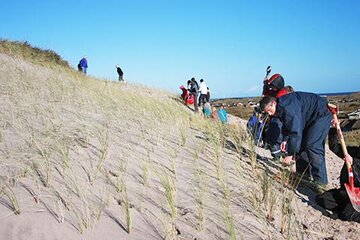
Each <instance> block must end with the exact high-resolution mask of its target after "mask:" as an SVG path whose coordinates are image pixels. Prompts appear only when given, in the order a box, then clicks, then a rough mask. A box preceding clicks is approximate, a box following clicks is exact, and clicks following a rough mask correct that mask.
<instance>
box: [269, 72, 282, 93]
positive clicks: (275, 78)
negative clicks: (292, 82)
mask: <svg viewBox="0 0 360 240" xmlns="http://www.w3.org/2000/svg"><path fill="white" fill-rule="evenodd" d="M267 84H268V85H269V87H270V88H272V89H274V90H277V91H278V90H280V89H282V88H283V87H284V85H285V81H284V78H283V77H282V76H281V75H280V74H278V73H276V74H274V75H272V76H271V78H270V79H269V81H268V82H267Z"/></svg>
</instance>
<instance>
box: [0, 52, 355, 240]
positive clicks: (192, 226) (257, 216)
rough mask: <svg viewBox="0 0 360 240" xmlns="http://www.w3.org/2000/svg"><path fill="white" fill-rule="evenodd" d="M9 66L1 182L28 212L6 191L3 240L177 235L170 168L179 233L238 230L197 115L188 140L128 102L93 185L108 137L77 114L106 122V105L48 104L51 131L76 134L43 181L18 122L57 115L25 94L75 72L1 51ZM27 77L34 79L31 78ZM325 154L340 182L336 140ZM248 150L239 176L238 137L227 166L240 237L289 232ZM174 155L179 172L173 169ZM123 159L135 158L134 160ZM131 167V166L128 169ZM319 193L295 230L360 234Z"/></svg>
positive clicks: (304, 200)
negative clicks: (200, 195) (270, 216)
mask: <svg viewBox="0 0 360 240" xmlns="http://www.w3.org/2000/svg"><path fill="white" fill-rule="evenodd" d="M0 73H2V74H0V84H1V85H0V87H1V89H0V90H1V96H0V98H1V99H0V100H1V102H2V105H1V107H0V110H1V118H0V121H1V136H2V137H1V142H0V150H1V155H0V163H1V169H0V175H1V178H0V179H1V183H2V184H8V185H11V188H12V189H13V191H14V193H15V195H16V196H17V199H18V202H19V205H20V209H21V214H20V215H15V214H14V213H13V211H12V207H11V205H10V201H9V199H8V198H7V197H6V196H4V195H1V197H0V224H1V225H0V236H1V239H34V240H35V239H165V238H166V239H171V238H175V237H174V236H171V235H169V233H167V232H169V231H171V225H170V226H169V222H170V221H171V219H170V211H171V209H170V208H169V206H168V204H167V200H166V197H165V191H166V190H165V189H164V186H163V185H162V184H161V177H166V176H168V177H171V179H175V180H174V184H175V186H176V210H177V218H176V228H177V231H178V235H176V238H178V239H228V238H229V231H228V228H227V225H226V224H225V223H224V222H225V220H224V212H225V210H224V209H225V207H224V206H225V204H224V192H223V189H224V188H223V186H222V185H221V183H220V182H219V181H218V179H217V170H216V168H215V166H214V162H213V159H214V154H215V152H214V148H213V147H212V146H211V144H210V143H209V141H208V139H207V137H208V136H207V135H206V134H205V133H204V132H203V131H202V130H200V129H198V128H197V127H194V126H192V125H191V123H190V127H189V128H187V129H186V130H185V131H186V136H187V137H186V143H185V144H184V146H182V145H183V144H182V141H181V133H180V132H179V128H178V127H177V126H173V125H172V123H171V122H163V121H161V120H159V121H158V124H154V123H152V122H151V121H146V119H145V120H144V121H143V120H141V119H140V118H135V119H133V118H131V117H129V116H130V114H128V112H126V109H125V110H124V109H123V111H119V113H116V114H119V115H116V117H115V120H113V122H107V123H106V124H107V126H108V134H109V148H108V150H107V156H106V159H105V161H104V164H103V166H102V167H101V169H100V171H99V173H98V178H96V179H95V180H94V181H93V182H92V184H89V172H91V169H93V167H94V164H95V163H96V161H97V160H98V159H99V157H100V156H101V154H102V151H101V144H100V141H99V139H98V138H96V135H95V134H94V133H93V132H88V133H86V132H84V131H80V129H79V127H78V125H77V124H76V123H78V122H80V123H81V124H84V125H86V126H88V128H85V129H92V128H91V127H90V126H94V125H99V126H103V122H106V121H105V120H106V119H104V116H103V115H102V114H101V111H100V109H95V110H93V109H90V108H89V109H86V110H84V113H83V115H81V116H79V115H78V114H75V112H76V110H75V108H76V106H75V105H76V104H74V103H73V102H71V101H69V102H68V101H67V99H62V100H59V101H60V103H56V102H54V103H53V104H52V105H49V106H50V107H51V109H52V111H53V112H52V116H53V118H52V119H51V121H52V122H53V123H54V126H57V128H54V129H52V130H51V131H50V132H43V134H50V135H51V133H53V132H54V131H57V132H56V135H57V136H58V137H63V138H66V140H67V141H66V142H67V143H69V159H70V160H69V164H70V166H69V167H62V165H60V164H59V162H60V161H61V159H62V158H61V156H60V155H59V153H56V154H53V155H51V157H50V159H51V161H50V163H51V166H52V169H51V173H52V175H51V176H52V177H51V182H50V186H44V185H43V184H42V182H41V178H40V176H41V175H42V174H43V172H40V174H39V173H37V174H36V173H34V170H33V169H32V168H31V166H32V164H33V163H34V161H36V160H38V158H39V153H38V151H36V149H34V146H33V145H31V144H29V142H28V141H27V139H28V137H29V134H30V133H29V134H28V132H27V130H25V129H19V128H18V126H20V123H19V124H16V123H17V121H25V119H26V121H27V123H28V124H29V125H28V126H31V127H32V128H33V133H34V132H35V134H36V131H42V130H41V129H42V126H43V124H44V123H48V121H50V120H49V119H47V117H48V115H47V113H46V112H44V113H41V114H43V115H41V114H40V113H39V112H37V111H36V109H35V110H34V109H32V107H31V106H32V104H38V103H39V102H38V101H35V100H36V98H34V99H35V100H34V102H28V99H30V98H26V99H27V102H25V101H22V97H23V96H25V95H26V94H27V93H26V91H25V89H26V88H38V89H39V91H40V92H41V94H39V95H38V96H36V97H39V98H41V97H44V99H45V98H47V97H49V96H50V95H51V94H48V93H46V90H44V89H41V88H42V87H43V86H46V84H47V81H52V79H53V78H55V81H65V80H64V79H67V80H66V81H69V82H70V84H71V81H72V80H71V79H70V76H66V74H65V73H64V76H65V78H64V77H63V76H58V75H59V74H54V73H53V72H52V71H51V70H48V69H45V68H41V67H38V66H35V65H32V64H28V63H26V62H24V61H22V60H14V59H12V58H10V57H8V56H5V55H2V54H0ZM54 75H56V76H54ZM60 75H61V74H60ZM5 76H6V77H5ZM28 79H31V80H30V82H31V84H30V83H28V82H27V80H28ZM35 80H36V81H35ZM9 81H13V82H12V85H11V86H13V87H14V86H17V88H11V87H9ZM21 82H23V83H24V82H26V84H25V83H24V85H22V84H21ZM25 85H26V86H25ZM113 87H114V88H116V89H118V90H119V91H122V90H124V88H127V91H131V86H130V85H121V84H116V85H114V86H113ZM134 92H136V90H134ZM79 94H80V93H79ZM142 94H143V95H146V97H150V98H151V97H154V98H156V97H158V96H159V95H158V94H156V93H152V91H151V90H149V91H148V92H142ZM165 96H166V95H165ZM55 97H56V96H55ZM58 97H59V96H58ZM162 97H164V95H163V96H162ZM166 97H167V98H169V97H168V96H166ZM169 101H170V102H171V101H173V100H171V99H169ZM40 104H45V105H46V106H48V104H49V102H47V101H40ZM84 107H86V106H84ZM39 114H40V115H41V116H40V117H39ZM114 114H115V113H114ZM24 115H25V116H26V117H25V118H23V116H24ZM42 117H43V118H44V119H43V118H42ZM45 118H46V119H45ZM231 122H232V123H237V124H244V122H243V121H241V120H240V119H237V118H235V117H231ZM51 126H52V125H51ZM99 129H101V127H99ZM20 130H23V132H21V131H20ZM89 131H90V130H89ZM30 135H31V134H30ZM49 139H50V138H49ZM44 144H45V143H44ZM46 144H50V143H48V142H47V143H46ZM244 148H246V147H244ZM256 152H257V154H258V156H257V159H258V171H259V172H261V171H260V170H261V169H264V168H265V167H266V168H268V169H269V171H270V172H271V173H272V174H273V175H271V176H272V177H274V176H275V175H276V174H278V172H279V170H280V166H279V165H278V164H275V163H273V162H272V161H271V160H269V158H270V154H269V152H268V151H266V150H264V149H260V148H259V149H256ZM326 156H327V157H326V158H327V166H328V176H329V180H330V184H331V186H336V185H337V184H338V179H337V177H338V175H339V171H340V169H341V166H342V161H341V160H340V159H338V158H337V157H336V156H335V155H334V154H332V153H331V152H330V151H329V150H328V149H327V152H326ZM240 159H241V161H240V162H239V165H240V167H241V175H240V176H239V175H238V174H237V172H236V171H235V168H234V163H235V162H236V161H238V160H239V156H238V155H237V154H236V151H235V150H234V148H233V147H232V146H231V144H228V145H227V146H226V147H225V148H224V149H223V151H222V152H221V161H222V164H223V171H224V173H225V178H226V182H227V187H228V189H229V190H230V193H231V196H232V198H231V202H230V204H229V210H230V211H231V213H232V217H233V220H234V225H235V230H236V236H237V239H283V238H286V234H282V233H280V222H281V217H280V208H279V207H278V209H277V210H276V211H275V214H276V215H275V220H274V221H271V222H268V221H266V220H264V219H265V218H264V216H263V214H264V211H262V210H261V209H260V208H261V207H260V208H259V209H260V210H257V209H255V207H254V203H253V202H252V199H253V197H254V196H257V195H258V194H259V192H261V188H260V187H259V182H260V180H259V175H256V174H255V176H253V174H252V170H251V166H250V160H249V158H248V156H247V155H246V154H245V153H244V154H243V156H241V158H240ZM146 161H149V162H150V164H151V166H150V170H149V179H148V186H145V185H144V175H143V169H144V164H146ZM174 162H175V163H176V172H174V170H173V166H174V165H173V163H174ZM124 163H127V164H126V166H125V167H124V165H123V164H124ZM26 166H28V168H27V167H26ZM42 166H43V165H42ZM122 168H125V170H124V171H123V170H121V169H122ZM24 169H27V171H28V172H23V171H21V174H24V176H21V177H19V178H16V180H14V178H11V176H13V175H16V174H19V171H20V170H24ZM41 169H42V168H40V170H41ZM199 172H200V175H201V176H202V182H201V183H200V185H201V184H202V185H203V186H206V191H205V201H204V202H205V203H204V213H205V220H204V224H203V230H201V229H200V222H199V216H198V215H199V214H198V213H199V204H198V201H197V199H196V187H197V185H196V181H195V179H196V176H197V175H196V173H199ZM121 179H124V181H125V183H126V184H125V185H126V189H127V194H125V193H124V191H120V192H119V191H116V187H117V184H119V181H120V180H121ZM274 191H275V190H274ZM277 191H278V190H277ZM280 193H281V189H279V194H280ZM313 197H314V195H313V193H312V192H311V191H309V190H308V189H299V191H296V194H295V198H294V200H293V202H292V208H293V209H294V213H292V214H291V216H292V217H293V219H296V221H295V222H293V221H290V222H292V224H294V227H292V228H291V231H292V232H291V235H290V236H289V238H291V239H294V238H304V239H325V238H326V239H359V236H360V228H359V227H360V225H359V224H357V223H350V222H341V221H339V220H333V219H331V218H329V217H328V216H326V215H327V214H326V212H325V211H323V210H322V209H319V208H318V206H316V204H315V203H314V201H313ZM126 199H129V202H130V204H131V215H132V229H131V233H130V234H128V233H127V231H126V221H125V207H124V205H125V200H126ZM280 199H281V198H278V203H277V205H281V202H280ZM297 231H298V232H297ZM81 232H82V233H81Z"/></svg>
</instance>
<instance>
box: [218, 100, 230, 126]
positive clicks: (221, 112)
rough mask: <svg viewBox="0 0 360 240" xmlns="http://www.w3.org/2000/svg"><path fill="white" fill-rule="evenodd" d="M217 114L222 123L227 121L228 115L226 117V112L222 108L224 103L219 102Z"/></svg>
mask: <svg viewBox="0 0 360 240" xmlns="http://www.w3.org/2000/svg"><path fill="white" fill-rule="evenodd" d="M218 116H219V119H220V121H221V122H222V123H227V121H228V117H227V112H226V110H225V108H224V104H221V106H220V109H219V110H218Z"/></svg>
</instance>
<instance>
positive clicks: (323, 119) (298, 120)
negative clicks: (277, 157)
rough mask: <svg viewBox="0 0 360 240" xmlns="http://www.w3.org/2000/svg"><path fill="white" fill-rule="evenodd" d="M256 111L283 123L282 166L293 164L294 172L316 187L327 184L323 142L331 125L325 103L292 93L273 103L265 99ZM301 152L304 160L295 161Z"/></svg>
mask: <svg viewBox="0 0 360 240" xmlns="http://www.w3.org/2000/svg"><path fill="white" fill-rule="evenodd" d="M260 108H261V110H262V111H265V112H267V113H268V114H269V115H271V116H274V115H275V116H277V117H278V118H279V119H280V121H281V122H282V123H283V128H284V129H283V130H284V139H285V140H284V141H283V142H282V143H281V149H282V150H285V149H286V150H287V151H286V153H285V155H286V156H285V158H284V160H283V163H284V164H285V165H290V164H291V162H292V161H293V160H295V159H296V160H297V161H296V172H297V173H299V174H303V173H305V176H307V177H309V178H310V179H311V180H313V181H315V182H316V183H318V184H321V185H326V184H327V183H328V179H327V172H326V164H325V140H326V136H327V135H328V132H329V129H330V125H331V119H332V116H331V113H330V111H329V110H328V106H327V100H326V99H325V98H322V97H320V96H319V95H316V94H314V93H306V92H293V93H290V94H287V95H284V96H281V97H279V98H278V99H276V98H275V97H271V96H265V97H263V98H262V99H261V101H260ZM302 152H305V153H306V154H307V157H306V158H298V159H297V156H296V155H298V154H300V153H302Z"/></svg>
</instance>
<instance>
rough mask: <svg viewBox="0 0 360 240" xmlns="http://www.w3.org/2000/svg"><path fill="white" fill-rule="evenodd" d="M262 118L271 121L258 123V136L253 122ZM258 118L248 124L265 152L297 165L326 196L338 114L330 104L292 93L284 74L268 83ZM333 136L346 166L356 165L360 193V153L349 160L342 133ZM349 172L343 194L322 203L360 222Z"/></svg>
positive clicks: (324, 197)
mask: <svg viewBox="0 0 360 240" xmlns="http://www.w3.org/2000/svg"><path fill="white" fill-rule="evenodd" d="M259 112H262V113H264V114H263V116H266V117H263V118H262V119H263V122H260V121H259V122H258V123H257V125H256V127H257V131H254V125H253V124H251V123H252V122H251V121H250V120H252V118H254V116H259ZM255 114H257V115H255ZM254 116H253V117H252V118H250V120H249V122H248V127H249V128H250V130H251V131H252V134H253V136H254V139H255V140H256V141H260V139H259V138H261V139H262V140H263V141H264V142H265V143H266V144H265V146H269V148H270V150H271V153H272V155H273V157H275V158H277V159H279V160H281V161H282V163H283V164H284V165H291V164H295V166H296V174H297V175H298V176H300V177H301V178H303V179H306V181H310V182H311V183H313V184H316V186H320V188H318V189H321V190H322V191H321V192H323V191H325V190H326V185H327V184H328V178H327V170H326V162H325V141H326V138H327V136H328V134H329V130H330V128H331V126H332V113H331V112H330V110H329V106H328V102H327V99H326V98H324V97H321V96H319V95H317V94H314V93H308V92H300V91H294V90H293V88H292V87H290V86H285V82H284V79H283V77H282V76H281V75H280V74H274V75H273V76H272V77H271V78H270V79H267V78H266V79H265V80H264V88H263V97H262V99H261V100H260V102H259V109H258V111H257V112H255V113H254ZM260 128H261V131H260ZM259 133H260V134H259ZM330 133H331V134H330V135H329V145H330V149H331V150H332V151H334V152H335V153H336V154H337V155H338V156H340V157H342V158H344V159H345V162H346V161H350V162H351V163H352V166H353V171H354V178H355V179H357V180H356V181H355V186H356V187H360V163H359V160H358V158H359V148H357V151H356V153H354V151H352V152H351V151H349V155H346V156H344V154H341V153H342V151H341V150H340V147H339V144H338V143H337V142H336V141H335V140H334V139H337V136H336V129H333V128H332V129H331V131H330ZM351 155H353V156H354V159H353V158H352V157H351ZM345 166H346V164H345V163H344V168H343V170H342V173H341V176H340V179H341V188H340V189H332V190H328V191H326V192H325V193H322V195H319V196H318V197H317V198H316V201H317V203H318V204H319V205H321V206H323V207H324V208H326V209H328V210H331V211H333V212H334V213H336V214H337V215H338V216H339V218H340V219H342V220H353V221H358V222H360V213H358V212H356V211H355V209H354V208H353V207H352V205H351V202H350V199H349V197H348V196H347V194H346V191H345V188H344V183H345V182H348V178H347V175H346V174H347V169H346V168H345ZM345 175H346V176H345ZM321 192H320V193H321ZM318 193H319V192H318Z"/></svg>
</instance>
